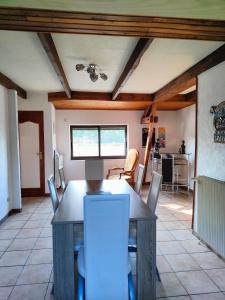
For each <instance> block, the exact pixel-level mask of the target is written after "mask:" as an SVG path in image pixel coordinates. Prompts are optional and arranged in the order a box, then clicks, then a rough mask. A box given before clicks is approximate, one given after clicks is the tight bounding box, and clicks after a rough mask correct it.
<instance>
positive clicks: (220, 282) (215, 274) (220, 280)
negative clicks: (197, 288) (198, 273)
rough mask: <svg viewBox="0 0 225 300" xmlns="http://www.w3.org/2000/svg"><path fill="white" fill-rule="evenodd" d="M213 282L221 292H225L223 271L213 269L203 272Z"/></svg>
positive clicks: (224, 270) (224, 273)
mask: <svg viewBox="0 0 225 300" xmlns="http://www.w3.org/2000/svg"><path fill="white" fill-rule="evenodd" d="M205 272H206V273H207V274H208V275H209V277H210V278H211V279H212V280H213V281H214V282H215V284H216V285H217V286H218V287H219V288H220V290H221V291H225V269H214V270H206V271H205Z"/></svg>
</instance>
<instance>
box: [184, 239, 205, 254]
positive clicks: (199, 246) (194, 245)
mask: <svg viewBox="0 0 225 300" xmlns="http://www.w3.org/2000/svg"><path fill="white" fill-rule="evenodd" d="M180 243H181V245H182V246H183V247H184V249H185V250H186V251H187V253H196V252H208V251H210V250H209V248H208V247H207V246H205V245H204V244H203V243H201V242H200V241H199V240H186V241H181V242H180Z"/></svg>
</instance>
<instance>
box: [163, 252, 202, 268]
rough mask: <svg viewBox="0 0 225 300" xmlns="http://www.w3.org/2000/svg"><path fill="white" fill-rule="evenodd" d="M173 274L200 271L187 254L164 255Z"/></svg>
mask: <svg viewBox="0 0 225 300" xmlns="http://www.w3.org/2000/svg"><path fill="white" fill-rule="evenodd" d="M165 258H166V259H167V261H168V262H169V264H170V266H171V268H172V269H173V271H174V272H179V271H191V270H200V267H199V266H198V264H197V263H196V261H195V260H194V259H193V258H192V257H191V256H190V255H189V254H175V255H174V254H173V255H165Z"/></svg>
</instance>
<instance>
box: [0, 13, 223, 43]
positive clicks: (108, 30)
mask: <svg viewBox="0 0 225 300" xmlns="http://www.w3.org/2000/svg"><path fill="white" fill-rule="evenodd" d="M0 29H2V30H14V31H15V30H16V31H32V32H48V33H53V32H57V33H73V34H95V35H96V34H97V35H114V36H135V37H139V38H175V39H193V40H212V41H225V21H223V20H221V21H218V20H206V19H185V18H166V17H145V16H129V15H115V14H99V13H82V12H70V11H56V10H44V9H32V8H12V7H0Z"/></svg>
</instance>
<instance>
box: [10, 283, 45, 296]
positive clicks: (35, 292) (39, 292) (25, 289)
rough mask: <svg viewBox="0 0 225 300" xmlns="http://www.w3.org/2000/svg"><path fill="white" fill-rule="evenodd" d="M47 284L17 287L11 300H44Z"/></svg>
mask: <svg viewBox="0 0 225 300" xmlns="http://www.w3.org/2000/svg"><path fill="white" fill-rule="evenodd" d="M47 286H48V285H47V284H32V285H19V286H15V288H14V289H13V292H12V294H11V295H10V297H9V300H44V298H45V294H46V291H47Z"/></svg>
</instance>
